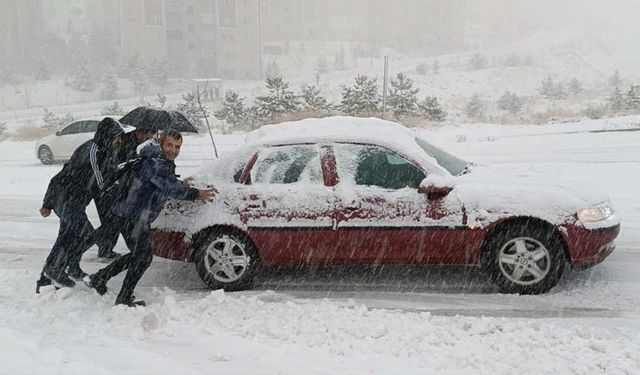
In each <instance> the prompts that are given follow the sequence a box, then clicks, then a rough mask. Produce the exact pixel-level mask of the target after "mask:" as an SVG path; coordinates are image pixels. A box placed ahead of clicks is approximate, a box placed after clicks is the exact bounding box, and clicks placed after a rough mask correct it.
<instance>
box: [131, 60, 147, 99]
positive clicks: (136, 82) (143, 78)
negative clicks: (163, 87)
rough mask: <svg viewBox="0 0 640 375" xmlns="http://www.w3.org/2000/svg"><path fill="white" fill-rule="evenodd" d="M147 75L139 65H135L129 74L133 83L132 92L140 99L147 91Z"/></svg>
mask: <svg viewBox="0 0 640 375" xmlns="http://www.w3.org/2000/svg"><path fill="white" fill-rule="evenodd" d="M147 79H148V77H147V74H146V73H145V71H144V69H142V66H141V65H135V66H134V67H133V70H132V72H131V83H133V91H134V92H135V94H136V95H139V96H140V97H143V96H144V92H145V90H146V89H147Z"/></svg>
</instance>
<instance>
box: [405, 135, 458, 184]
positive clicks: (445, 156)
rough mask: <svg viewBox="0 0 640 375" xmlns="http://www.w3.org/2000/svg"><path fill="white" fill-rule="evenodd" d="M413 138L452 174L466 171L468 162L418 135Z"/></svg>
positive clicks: (455, 174) (456, 174)
mask: <svg viewBox="0 0 640 375" xmlns="http://www.w3.org/2000/svg"><path fill="white" fill-rule="evenodd" d="M415 139H416V143H417V144H418V146H420V148H421V149H423V150H424V152H426V153H427V155H429V156H431V157H432V158H434V159H436V161H437V162H438V164H440V166H441V167H442V168H444V169H446V170H447V171H448V172H449V173H451V174H452V175H454V176H458V175H461V174H463V173H466V172H467V171H468V166H469V162H467V161H465V160H462V159H460V158H458V157H455V156H453V155H451V154H449V153H447V152H445V151H443V150H441V149H439V148H437V147H436V146H434V145H432V144H431V143H429V142H427V141H425V140H424V139H422V138H420V137H416V138H415Z"/></svg>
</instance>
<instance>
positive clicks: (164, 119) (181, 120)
mask: <svg viewBox="0 0 640 375" xmlns="http://www.w3.org/2000/svg"><path fill="white" fill-rule="evenodd" d="M120 123H121V124H125V125H130V126H133V127H134V128H137V129H140V130H151V131H158V130H175V131H178V132H187V133H197V132H198V130H197V129H196V127H195V126H193V124H192V123H191V122H190V121H189V120H188V119H187V118H186V117H185V115H184V114H182V113H181V112H178V111H173V110H166V109H159V108H153V107H138V108H136V109H133V110H132V111H131V112H129V113H127V114H126V115H124V116H123V117H122V118H121V119H120Z"/></svg>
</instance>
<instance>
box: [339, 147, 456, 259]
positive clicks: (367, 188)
mask: <svg viewBox="0 0 640 375" xmlns="http://www.w3.org/2000/svg"><path fill="white" fill-rule="evenodd" d="M333 148H334V153H335V157H336V163H337V169H338V174H339V180H340V182H339V183H338V185H337V186H336V192H337V195H338V200H337V203H336V205H337V207H336V208H337V216H336V220H337V230H338V246H337V248H338V250H337V256H336V260H335V261H336V262H340V263H363V264H394V263H397V264H407V263H408V264H437V263H452V259H456V258H457V257H459V256H460V254H459V252H458V251H457V250H456V249H455V246H456V245H455V244H456V238H457V231H460V230H464V227H463V226H462V222H463V214H462V207H461V204H460V203H459V201H458V200H457V199H456V197H455V194H448V195H446V196H443V197H439V198H437V199H430V197H428V196H427V194H426V193H423V192H419V186H420V184H421V182H422V180H423V179H424V178H425V177H426V171H425V169H423V168H419V167H418V166H417V165H416V164H414V163H412V162H411V161H409V160H408V159H407V158H405V157H403V156H402V155H399V154H398V153H396V152H394V151H391V150H389V149H385V148H382V147H379V146H374V145H359V144H344V143H342V144H340V143H338V144H334V145H333Z"/></svg>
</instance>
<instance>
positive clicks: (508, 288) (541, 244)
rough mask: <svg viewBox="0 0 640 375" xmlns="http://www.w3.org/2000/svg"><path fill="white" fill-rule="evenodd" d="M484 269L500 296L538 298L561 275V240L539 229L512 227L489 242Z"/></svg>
mask: <svg viewBox="0 0 640 375" xmlns="http://www.w3.org/2000/svg"><path fill="white" fill-rule="evenodd" d="M483 258H484V259H483V266H484V268H485V270H486V271H487V272H488V274H489V277H490V278H491V279H492V281H493V282H494V283H495V284H496V285H497V286H498V287H499V288H500V291H501V292H503V293H519V294H540V293H545V292H547V291H548V290H549V289H551V288H552V287H553V286H555V285H556V284H557V283H558V281H559V280H560V278H561V277H562V273H563V272H564V269H565V265H566V262H567V260H566V257H565V253H564V248H563V246H562V240H561V238H559V236H558V235H557V234H556V233H555V232H554V231H553V230H552V229H550V228H547V227H545V226H541V225H524V224H521V225H511V226H507V227H504V228H501V229H498V232H497V233H496V234H494V235H492V237H491V238H490V239H489V241H488V242H487V246H486V248H485V252H484V256H483Z"/></svg>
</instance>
